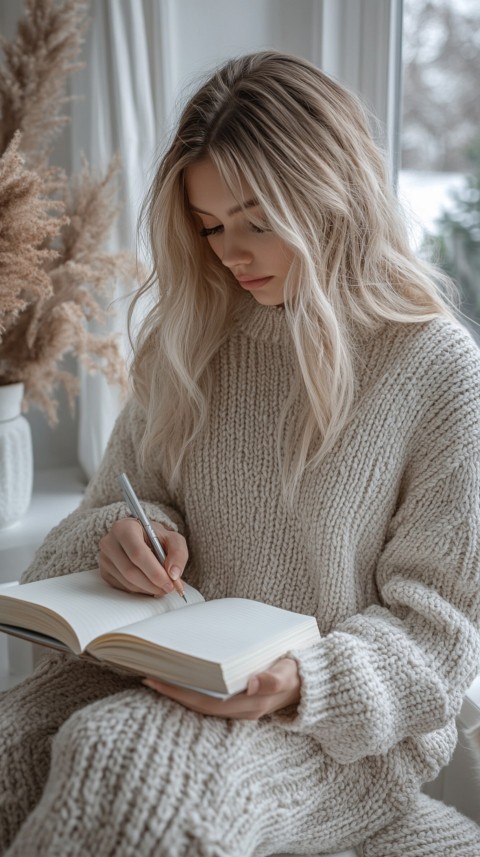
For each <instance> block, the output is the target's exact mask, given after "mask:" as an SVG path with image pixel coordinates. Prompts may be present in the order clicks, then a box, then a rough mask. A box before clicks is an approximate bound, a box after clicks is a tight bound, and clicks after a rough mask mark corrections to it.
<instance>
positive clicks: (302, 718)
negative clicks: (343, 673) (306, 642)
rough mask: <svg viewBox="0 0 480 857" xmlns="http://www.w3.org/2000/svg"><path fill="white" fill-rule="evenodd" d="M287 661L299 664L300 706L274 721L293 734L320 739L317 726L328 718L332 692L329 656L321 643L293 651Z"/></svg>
mask: <svg viewBox="0 0 480 857" xmlns="http://www.w3.org/2000/svg"><path fill="white" fill-rule="evenodd" d="M285 657H287V658H294V659H295V660H296V662H297V664H298V672H299V674H300V680H301V690H300V694H301V696H300V702H299V703H298V706H296V707H293V706H291V707H289V708H285V709H282V710H280V711H277V712H275V714H273V715H272V718H273V719H274V720H276V721H277V723H279V724H280V725H281V726H283V728H284V729H287V730H288V731H290V732H303V733H305V734H309V735H313V736H314V737H316V726H317V724H318V723H319V721H321V720H322V719H323V718H324V717H325V716H326V713H327V704H328V697H329V695H330V692H331V687H330V675H329V665H328V658H327V653H326V652H325V649H324V646H323V644H322V642H320V643H317V644H315V645H314V646H310V647H309V648H307V649H292V650H291V651H289V652H288V653H287V654H286V656H285Z"/></svg>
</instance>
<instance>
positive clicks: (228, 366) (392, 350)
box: [23, 295, 480, 787]
mask: <svg viewBox="0 0 480 857" xmlns="http://www.w3.org/2000/svg"><path fill="white" fill-rule="evenodd" d="M361 356H362V367H361V372H359V377H358V379H357V380H358V386H357V404H358V408H357V411H356V415H355V417H354V419H353V420H352V422H351V423H350V424H349V425H348V426H347V428H346V429H345V431H344V432H343V434H342V435H341V437H340V438H339V439H338V441H337V443H336V445H335V447H334V448H333V449H332V451H331V452H330V453H329V455H328V457H327V458H326V459H325V461H324V462H323V463H322V464H321V466H320V467H319V468H318V469H317V470H316V471H314V472H310V473H306V474H305V475H304V477H303V480H302V482H301V485H300V489H299V494H298V501H297V506H296V510H295V512H294V513H293V514H292V513H291V512H288V511H287V509H286V508H285V504H284V502H283V500H282V496H281V491H280V476H279V471H278V463H277V459H276V455H275V431H276V421H277V416H278V413H279V410H280V408H281V405H282V403H283V402H284V401H285V397H286V396H287V393H288V389H289V385H290V383H291V380H292V377H293V374H294V371H295V366H296V357H295V353H294V348H293V343H292V340H291V336H290V332H289V328H288V324H287V320H286V315H285V311H284V310H283V309H282V308H281V307H264V306H261V305H259V304H257V303H256V302H255V301H254V299H253V298H251V296H250V295H248V296H246V299H245V301H244V302H243V303H242V305H241V310H240V313H239V318H238V323H237V324H236V326H235V327H234V329H233V331H232V333H231V335H230V336H229V338H228V339H227V341H226V342H225V343H224V344H223V345H222V347H221V348H220V350H219V352H218V353H217V355H216V356H215V358H214V361H213V362H214V370H215V383H214V385H213V398H212V401H211V412H210V419H209V422H208V425H207V427H206V429H205V431H204V432H203V434H202V435H201V437H199V438H198V439H197V441H196V442H195V445H194V448H193V449H192V451H191V454H190V455H189V456H188V459H187V461H186V462H185V466H184V468H183V478H182V484H181V487H180V489H179V490H177V491H175V492H173V493H172V492H169V491H168V489H167V487H166V481H165V479H164V476H163V474H162V456H161V451H160V450H159V453H158V459H157V462H156V466H155V468H154V469H152V470H150V471H148V472H142V468H141V466H140V464H139V460H138V452H137V451H138V447H139V442H140V438H141V436H142V432H143V426H144V417H143V413H142V409H141V408H140V406H139V405H138V404H137V403H135V401H133V400H131V401H130V402H129V403H128V404H127V405H126V407H125V408H124V410H123V412H122V413H121V414H120V416H119V418H118V420H117V423H116V426H115V428H114V431H113V433H112V436H111V438H110V442H109V444H108V448H107V451H106V454H105V456H104V459H103V462H102V464H101V466H100V468H99V470H98V472H97V474H96V476H95V477H94V479H93V480H92V482H91V483H90V485H89V486H88V489H87V491H86V495H85V498H84V500H83V502H82V503H81V505H80V507H79V509H78V510H77V511H75V512H74V513H73V514H71V515H69V516H68V517H67V518H66V519H65V520H64V521H63V522H62V523H61V524H60V525H59V526H58V527H56V528H55V529H54V530H53V531H52V532H51V533H50V535H49V536H48V537H47V539H46V541H45V542H44V544H43V546H42V547H41V548H40V550H39V551H38V553H37V555H36V558H35V560H34V562H33V564H32V565H31V566H30V568H29V569H28V570H27V571H26V573H25V574H24V577H23V581H27V580H33V579H38V578H43V577H49V576H54V575H60V574H65V573H68V572H73V571H78V570H80V569H82V568H88V567H92V566H95V565H96V562H97V556H98V542H99V540H100V538H101V536H102V535H103V534H104V533H105V532H106V531H107V530H108V529H109V528H110V526H111V525H112V523H113V522H114V521H115V520H117V519H119V518H121V517H124V516H125V515H126V514H127V510H126V507H125V505H124V504H123V502H122V501H121V497H120V492H119V488H118V485H117V481H116V476H117V474H118V473H119V472H120V471H122V470H125V471H126V472H127V473H128V474H129V476H130V479H131V481H132V483H133V485H134V488H135V490H136V491H137V494H138V496H139V497H140V499H141V500H142V501H143V502H144V504H145V508H146V511H147V513H148V514H149V515H150V516H151V517H152V518H153V519H154V520H156V521H159V522H162V523H164V524H166V525H167V526H169V527H171V528H174V529H178V530H179V531H181V532H183V533H184V535H185V537H186V540H187V544H188V547H189V552H190V558H189V562H188V565H187V569H186V573H185V579H186V580H188V582H190V583H191V584H193V585H194V586H196V587H197V588H198V589H200V591H201V592H202V593H203V595H204V596H205V598H206V599H211V598H219V597H226V596H239V597H248V598H254V599H259V600H262V601H265V602H268V603H271V604H275V605H279V606H282V607H285V608H288V609H290V610H295V611H299V612H302V613H309V614H313V615H315V616H316V618H317V621H318V625H319V628H320V632H321V635H322V638H321V640H320V642H319V643H318V644H316V645H315V646H313V647H312V648H310V649H308V650H303V651H293V652H291V653H290V654H291V656H293V657H295V658H296V660H297V662H298V665H299V672H300V676H301V701H300V703H299V705H298V707H297V708H295V709H285V710H284V711H282V712H278V713H277V714H276V715H274V716H273V717H272V719H273V720H274V721H276V722H277V723H278V724H280V725H281V726H282V727H283V728H284V729H285V730H290V731H295V732H299V733H304V734H305V735H308V736H310V737H313V738H314V739H315V740H317V741H318V742H319V743H320V745H321V748H322V751H323V752H324V753H326V754H328V755H330V756H331V757H333V759H334V760H336V761H337V762H338V763H341V764H344V763H350V762H354V761H356V760H361V759H366V757H372V756H375V757H381V759H379V760H378V761H379V764H380V763H381V765H383V768H384V770H386V769H387V768H388V769H389V771H391V772H392V774H393V773H394V774H395V776H394V780H395V782H396V783H397V787H398V784H399V783H401V782H402V781H403V780H405V779H406V778H408V777H409V775H412V776H413V777H414V778H415V779H416V780H418V782H424V781H427V780H429V779H433V778H434V777H435V776H436V774H437V773H438V770H439V769H440V768H441V767H442V766H443V765H445V764H446V763H447V762H448V760H449V758H450V756H451V753H452V752H453V747H454V745H455V740H456V732H455V726H454V718H455V715H456V714H457V713H458V711H459V708H460V705H461V701H462V696H463V694H464V691H465V690H466V688H467V687H468V685H469V683H470V682H471V681H472V679H473V677H474V675H475V673H476V671H477V670H478V666H479V661H480V634H479V617H480V585H479V583H480V581H479V568H480V538H479V534H480V530H479V509H480V397H479V390H480V357H479V351H478V349H477V347H476V346H475V344H474V343H473V340H472V339H471V337H470V335H469V334H468V333H467V331H466V330H465V329H464V328H463V327H461V326H460V325H457V324H454V323H452V322H451V321H449V320H448V319H446V318H440V317H439V318H437V319H435V320H433V321H430V322H428V323H420V324H413V323H411V324H387V325H385V326H384V327H383V328H382V330H381V331H380V332H376V333H375V334H373V335H368V336H366V337H365V342H364V347H363V349H362V355H361ZM296 417H297V412H296V408H295V407H293V408H292V410H291V414H290V417H289V418H291V419H292V420H295V418H296Z"/></svg>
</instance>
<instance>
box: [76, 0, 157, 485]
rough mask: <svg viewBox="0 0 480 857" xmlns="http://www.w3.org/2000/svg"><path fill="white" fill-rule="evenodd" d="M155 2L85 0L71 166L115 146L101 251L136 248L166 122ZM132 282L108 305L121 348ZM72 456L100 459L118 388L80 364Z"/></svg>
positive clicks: (107, 155)
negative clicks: (115, 194)
mask: <svg viewBox="0 0 480 857" xmlns="http://www.w3.org/2000/svg"><path fill="white" fill-rule="evenodd" d="M159 12H160V9H159V7H158V5H157V4H155V3H154V2H149V0H143V2H138V0H120V2H118V0H116V2H108V1H107V2H102V3H91V5H90V18H91V23H90V27H89V30H88V34H87V39H86V44H85V46H84V52H83V54H84V61H85V68H84V69H82V71H80V72H79V73H77V74H76V75H74V76H73V78H72V82H71V90H72V94H73V95H74V96H75V100H74V102H73V104H72V125H71V148H72V151H71V157H72V169H73V171H74V172H77V171H78V170H79V169H80V166H81V156H82V153H84V154H85V156H86V158H87V160H88V162H89V164H90V166H91V167H92V169H94V170H95V171H98V172H99V173H104V172H105V170H106V169H107V166H108V164H109V162H110V160H111V158H112V156H113V154H114V153H115V152H119V153H120V156H121V160H122V166H121V171H120V174H119V176H118V178H117V181H118V185H119V203H120V214H119V216H118V218H117V220H116V222H115V225H114V228H113V230H112V232H111V236H110V239H109V243H108V246H107V248H106V249H107V250H109V251H110V252H116V251H118V250H129V251H130V252H131V253H133V254H135V252H136V247H135V244H136V226H137V218H138V214H139V209H140V206H141V202H142V199H143V195H144V193H145V191H146V189H147V187H148V181H149V177H150V173H151V170H152V165H153V161H154V156H155V150H156V147H157V145H158V142H159V139H160V136H161V133H160V129H162V128H163V127H164V125H165V117H164V111H163V104H164V99H163V93H162V80H161V75H160V68H159V64H158V62H157V58H156V57H155V56H152V52H151V44H152V43H151V34H152V32H158V28H159V21H158V17H159ZM132 286H133V284H132V283H129V282H119V283H117V284H116V290H115V295H114V297H113V299H112V300H110V301H109V304H108V310H109V312H108V327H109V330H110V332H114V331H117V332H118V333H119V335H120V336H121V337H122V339H123V343H124V347H125V353H127V337H126V310H127V305H128V295H129V293H130V292H131V290H132ZM79 374H80V383H81V394H80V400H79V443H78V457H79V461H80V464H81V465H82V467H83V469H84V470H85V473H86V475H87V477H90V476H91V475H92V474H93V473H94V471H95V469H96V467H97V466H98V463H99V461H100V459H101V456H102V453H103V451H104V448H105V444H106V442H107V440H108V437H109V435H110V432H111V429H112V427H113V423H114V421H115V419H116V416H117V414H118V412H119V409H120V407H121V400H120V392H119V390H118V388H116V387H114V386H111V385H109V384H108V383H107V382H106V380H105V378H104V377H103V376H102V375H101V374H97V375H90V374H88V373H87V372H86V371H85V369H84V368H83V367H81V366H80V367H79Z"/></svg>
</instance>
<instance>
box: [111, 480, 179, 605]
mask: <svg viewBox="0 0 480 857" xmlns="http://www.w3.org/2000/svg"><path fill="white" fill-rule="evenodd" d="M118 481H119V483H120V487H121V489H122V492H123V496H124V498H125V502H126V504H127V506H128V508H129V511H130V513H131V514H132V515H133V517H134V518H136V519H137V521H140V523H141V525H142V527H143V529H144V530H145V533H146V535H147V539H148V541H149V542H150V545H151V548H152V550H153V552H154V554H155V556H156V557H157V559H158V560H159V561H160V562H161V564H162V565H163V567H164V568H165V560H166V558H167V557H166V554H165V551H164V550H163V548H162V545H161V544H160V541H159V539H158V536H157V535H156V533H155V530H154V529H153V527H152V524H151V521H150V520H149V519H148V518H147V516H146V514H145V512H144V511H143V509H142V507H141V505H140V503H139V500H138V497H137V495H136V494H135V491H134V490H133V488H132V486H131V483H130V479H129V478H128V476H127V474H126V473H120V476H119V477H118ZM165 570H166V569H165ZM167 574H168V572H167ZM172 583H173V585H174V587H175V590H176V591H177V592H178V594H179V595H181V597H182V598H183V600H184V601H185V603H188V602H187V599H186V598H185V590H184V588H183V583H182V581H181V580H172Z"/></svg>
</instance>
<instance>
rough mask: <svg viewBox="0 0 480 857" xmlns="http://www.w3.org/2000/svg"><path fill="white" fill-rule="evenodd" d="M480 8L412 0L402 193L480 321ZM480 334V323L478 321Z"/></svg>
mask: <svg viewBox="0 0 480 857" xmlns="http://www.w3.org/2000/svg"><path fill="white" fill-rule="evenodd" d="M479 55H480V6H479V4H478V0H404V19H403V117H402V134H401V169H400V174H399V193H400V197H401V199H402V202H403V203H404V205H405V206H406V208H407V210H408V211H409V212H410V213H411V215H412V239H413V242H414V244H415V246H416V248H417V250H418V252H419V253H420V255H425V256H426V257H429V258H434V260H435V261H436V262H437V263H439V264H440V265H441V266H442V267H443V268H444V269H445V270H446V271H447V272H448V273H449V274H450V275H451V276H452V277H453V279H454V280H455V281H456V282H457V283H458V285H459V286H460V288H461V292H462V298H463V303H462V310H463V312H464V313H465V315H466V316H468V317H470V318H471V319H472V320H473V321H474V322H476V323H477V324H479V323H480V100H479V98H478V93H479V87H480V62H479ZM471 329H472V332H473V333H474V335H475V336H476V337H477V339H479V340H480V326H479V327H477V325H476V324H475V323H473V324H472V325H471Z"/></svg>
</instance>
